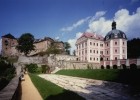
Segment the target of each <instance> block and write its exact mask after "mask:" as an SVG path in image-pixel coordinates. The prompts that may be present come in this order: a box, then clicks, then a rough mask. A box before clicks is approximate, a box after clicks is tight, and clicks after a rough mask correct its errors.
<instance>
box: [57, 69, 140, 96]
mask: <svg viewBox="0 0 140 100" xmlns="http://www.w3.org/2000/svg"><path fill="white" fill-rule="evenodd" d="M56 74H61V75H68V76H77V77H83V78H90V79H98V80H106V81H113V82H119V83H124V84H129V85H130V86H131V89H132V93H134V94H137V93H138V94H139V93H140V69H137V70H130V69H125V70H123V69H85V70H82V69H77V70H60V71H58V72H56Z"/></svg>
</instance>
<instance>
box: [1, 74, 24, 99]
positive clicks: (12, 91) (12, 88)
mask: <svg viewBox="0 0 140 100" xmlns="http://www.w3.org/2000/svg"><path fill="white" fill-rule="evenodd" d="M20 76H21V75H18V76H16V77H15V78H13V79H12V80H11V81H10V83H9V84H8V85H7V86H6V87H5V88H4V89H2V90H1V91H0V100H16V96H17V93H18V86H19V84H20V81H19V77H20Z"/></svg>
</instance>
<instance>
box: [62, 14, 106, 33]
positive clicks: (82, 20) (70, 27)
mask: <svg viewBox="0 0 140 100" xmlns="http://www.w3.org/2000/svg"><path fill="white" fill-rule="evenodd" d="M105 13H106V11H98V12H96V14H95V15H94V16H92V17H91V16H88V17H86V18H84V19H81V20H79V21H77V22H76V23H74V24H73V25H71V26H69V27H64V28H62V29H61V31H65V32H66V31H72V30H73V29H75V28H77V27H78V26H80V25H82V24H84V23H85V22H88V21H90V22H91V21H93V20H95V19H97V18H99V17H101V16H103V15H104V14H105Z"/></svg>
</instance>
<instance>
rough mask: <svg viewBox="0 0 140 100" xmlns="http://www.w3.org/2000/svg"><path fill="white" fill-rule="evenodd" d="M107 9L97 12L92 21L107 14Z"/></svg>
mask: <svg viewBox="0 0 140 100" xmlns="http://www.w3.org/2000/svg"><path fill="white" fill-rule="evenodd" d="M105 14H106V11H98V12H96V13H95V15H94V16H93V17H92V18H91V19H90V23H91V22H92V21H94V20H96V19H98V18H100V17H101V16H103V15H105Z"/></svg>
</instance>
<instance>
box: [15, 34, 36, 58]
mask: <svg viewBox="0 0 140 100" xmlns="http://www.w3.org/2000/svg"><path fill="white" fill-rule="evenodd" d="M33 43H34V36H33V35H32V34H31V33H24V34H22V35H21V36H20V38H19V39H18V45H17V47H16V48H17V50H18V51H20V52H21V53H24V54H25V56H27V55H28V54H29V53H30V52H31V51H32V50H34V48H35V46H34V45H33Z"/></svg>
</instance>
